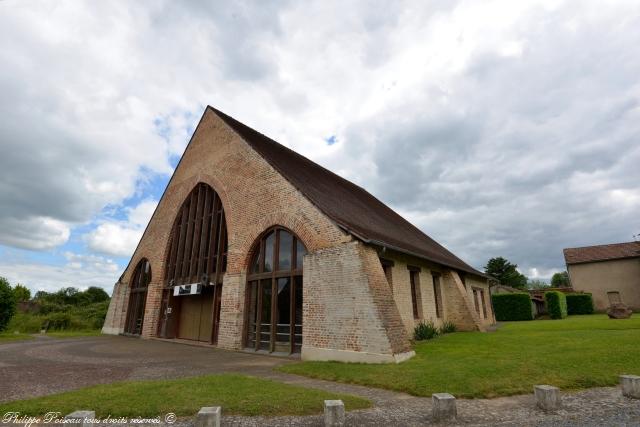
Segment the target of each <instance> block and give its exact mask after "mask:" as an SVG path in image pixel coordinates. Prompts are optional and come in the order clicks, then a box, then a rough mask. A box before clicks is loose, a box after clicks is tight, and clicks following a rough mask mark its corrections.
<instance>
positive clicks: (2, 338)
mask: <svg viewBox="0 0 640 427" xmlns="http://www.w3.org/2000/svg"><path fill="white" fill-rule="evenodd" d="M32 338H33V337H32V336H31V335H29V334H16V333H13V332H2V333H0V344H3V343H7V342H14V341H21V340H30V339H32Z"/></svg>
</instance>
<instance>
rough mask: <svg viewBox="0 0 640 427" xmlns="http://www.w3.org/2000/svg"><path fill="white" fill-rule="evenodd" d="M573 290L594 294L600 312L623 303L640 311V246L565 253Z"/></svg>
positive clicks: (586, 248)
mask: <svg viewBox="0 0 640 427" xmlns="http://www.w3.org/2000/svg"><path fill="white" fill-rule="evenodd" d="M563 252H564V259H565V262H566V264H567V271H568V272H569V279H570V280H571V286H572V287H573V289H575V290H576V291H583V292H590V293H591V294H593V304H594V307H595V309H596V310H598V311H604V310H606V309H607V308H608V307H609V306H610V305H611V304H612V303H615V302H622V303H624V304H626V305H628V306H629V308H631V309H632V310H634V311H638V310H640V242H626V243H615V244H611V245H598V246H585V247H580V248H567V249H564V251H563Z"/></svg>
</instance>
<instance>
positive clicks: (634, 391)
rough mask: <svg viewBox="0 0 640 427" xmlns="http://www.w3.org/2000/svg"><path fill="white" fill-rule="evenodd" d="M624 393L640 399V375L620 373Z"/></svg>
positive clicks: (626, 395)
mask: <svg viewBox="0 0 640 427" xmlns="http://www.w3.org/2000/svg"><path fill="white" fill-rule="evenodd" d="M620 384H621V385H622V395H623V396H625V397H631V398H633V399H640V376H638V375H620Z"/></svg>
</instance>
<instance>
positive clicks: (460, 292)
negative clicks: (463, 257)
mask: <svg viewBox="0 0 640 427" xmlns="http://www.w3.org/2000/svg"><path fill="white" fill-rule="evenodd" d="M379 256H380V258H383V259H386V260H389V261H393V267H391V283H390V284H389V286H390V288H391V289H392V293H393V298H394V300H395V303H396V306H397V307H398V311H399V313H400V316H401V318H402V322H403V324H404V327H405V330H406V331H407V333H408V334H409V336H412V335H413V329H414V328H415V326H416V325H417V324H418V323H419V322H421V321H432V322H433V323H434V324H435V325H436V326H440V325H442V323H443V322H444V321H445V320H446V321H451V322H453V323H455V324H456V326H457V327H458V329H459V330H483V329H484V327H485V326H488V325H490V324H492V323H494V322H495V321H494V317H493V311H492V308H491V301H490V299H489V298H490V297H489V285H488V283H487V280H486V279H485V278H483V277H480V276H478V277H474V276H472V275H469V274H467V275H466V276H465V282H466V285H465V284H462V280H461V279H460V276H459V275H458V273H456V272H452V271H451V270H450V269H448V268H446V267H443V266H440V265H438V264H435V263H432V262H429V261H426V260H423V259H421V258H417V257H413V256H410V255H405V254H402V253H398V252H395V251H385V252H384V253H380V254H379ZM409 267H412V268H413V267H417V268H419V269H420V272H419V273H418V292H417V295H418V298H419V300H420V303H419V304H418V308H419V312H418V318H417V319H415V318H414V317H413V305H412V300H411V282H410V276H409V274H410V271H409ZM434 274H436V275H440V289H441V300H442V309H441V316H440V317H439V318H438V317H437V316H436V303H435V294H434V286H433V280H434V279H433V275H434ZM453 274H455V275H456V277H458V280H460V286H461V287H462V288H460V287H458V285H456V283H455V282H454V280H453ZM472 287H476V288H478V289H483V290H484V298H485V307H486V310H487V318H486V319H485V318H484V316H478V315H477V313H475V305H474V303H473V290H472ZM479 307H480V309H481V310H482V308H481V307H482V305H481V303H480V305H479ZM474 313H475V315H476V317H475V318H474V317H473V316H474Z"/></svg>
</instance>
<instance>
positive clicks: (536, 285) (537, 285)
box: [527, 279, 549, 289]
mask: <svg viewBox="0 0 640 427" xmlns="http://www.w3.org/2000/svg"><path fill="white" fill-rule="evenodd" d="M548 287H549V284H548V283H547V282H543V281H542V280H538V279H533V280H529V282H527V288H529V289H545V288H548Z"/></svg>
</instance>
